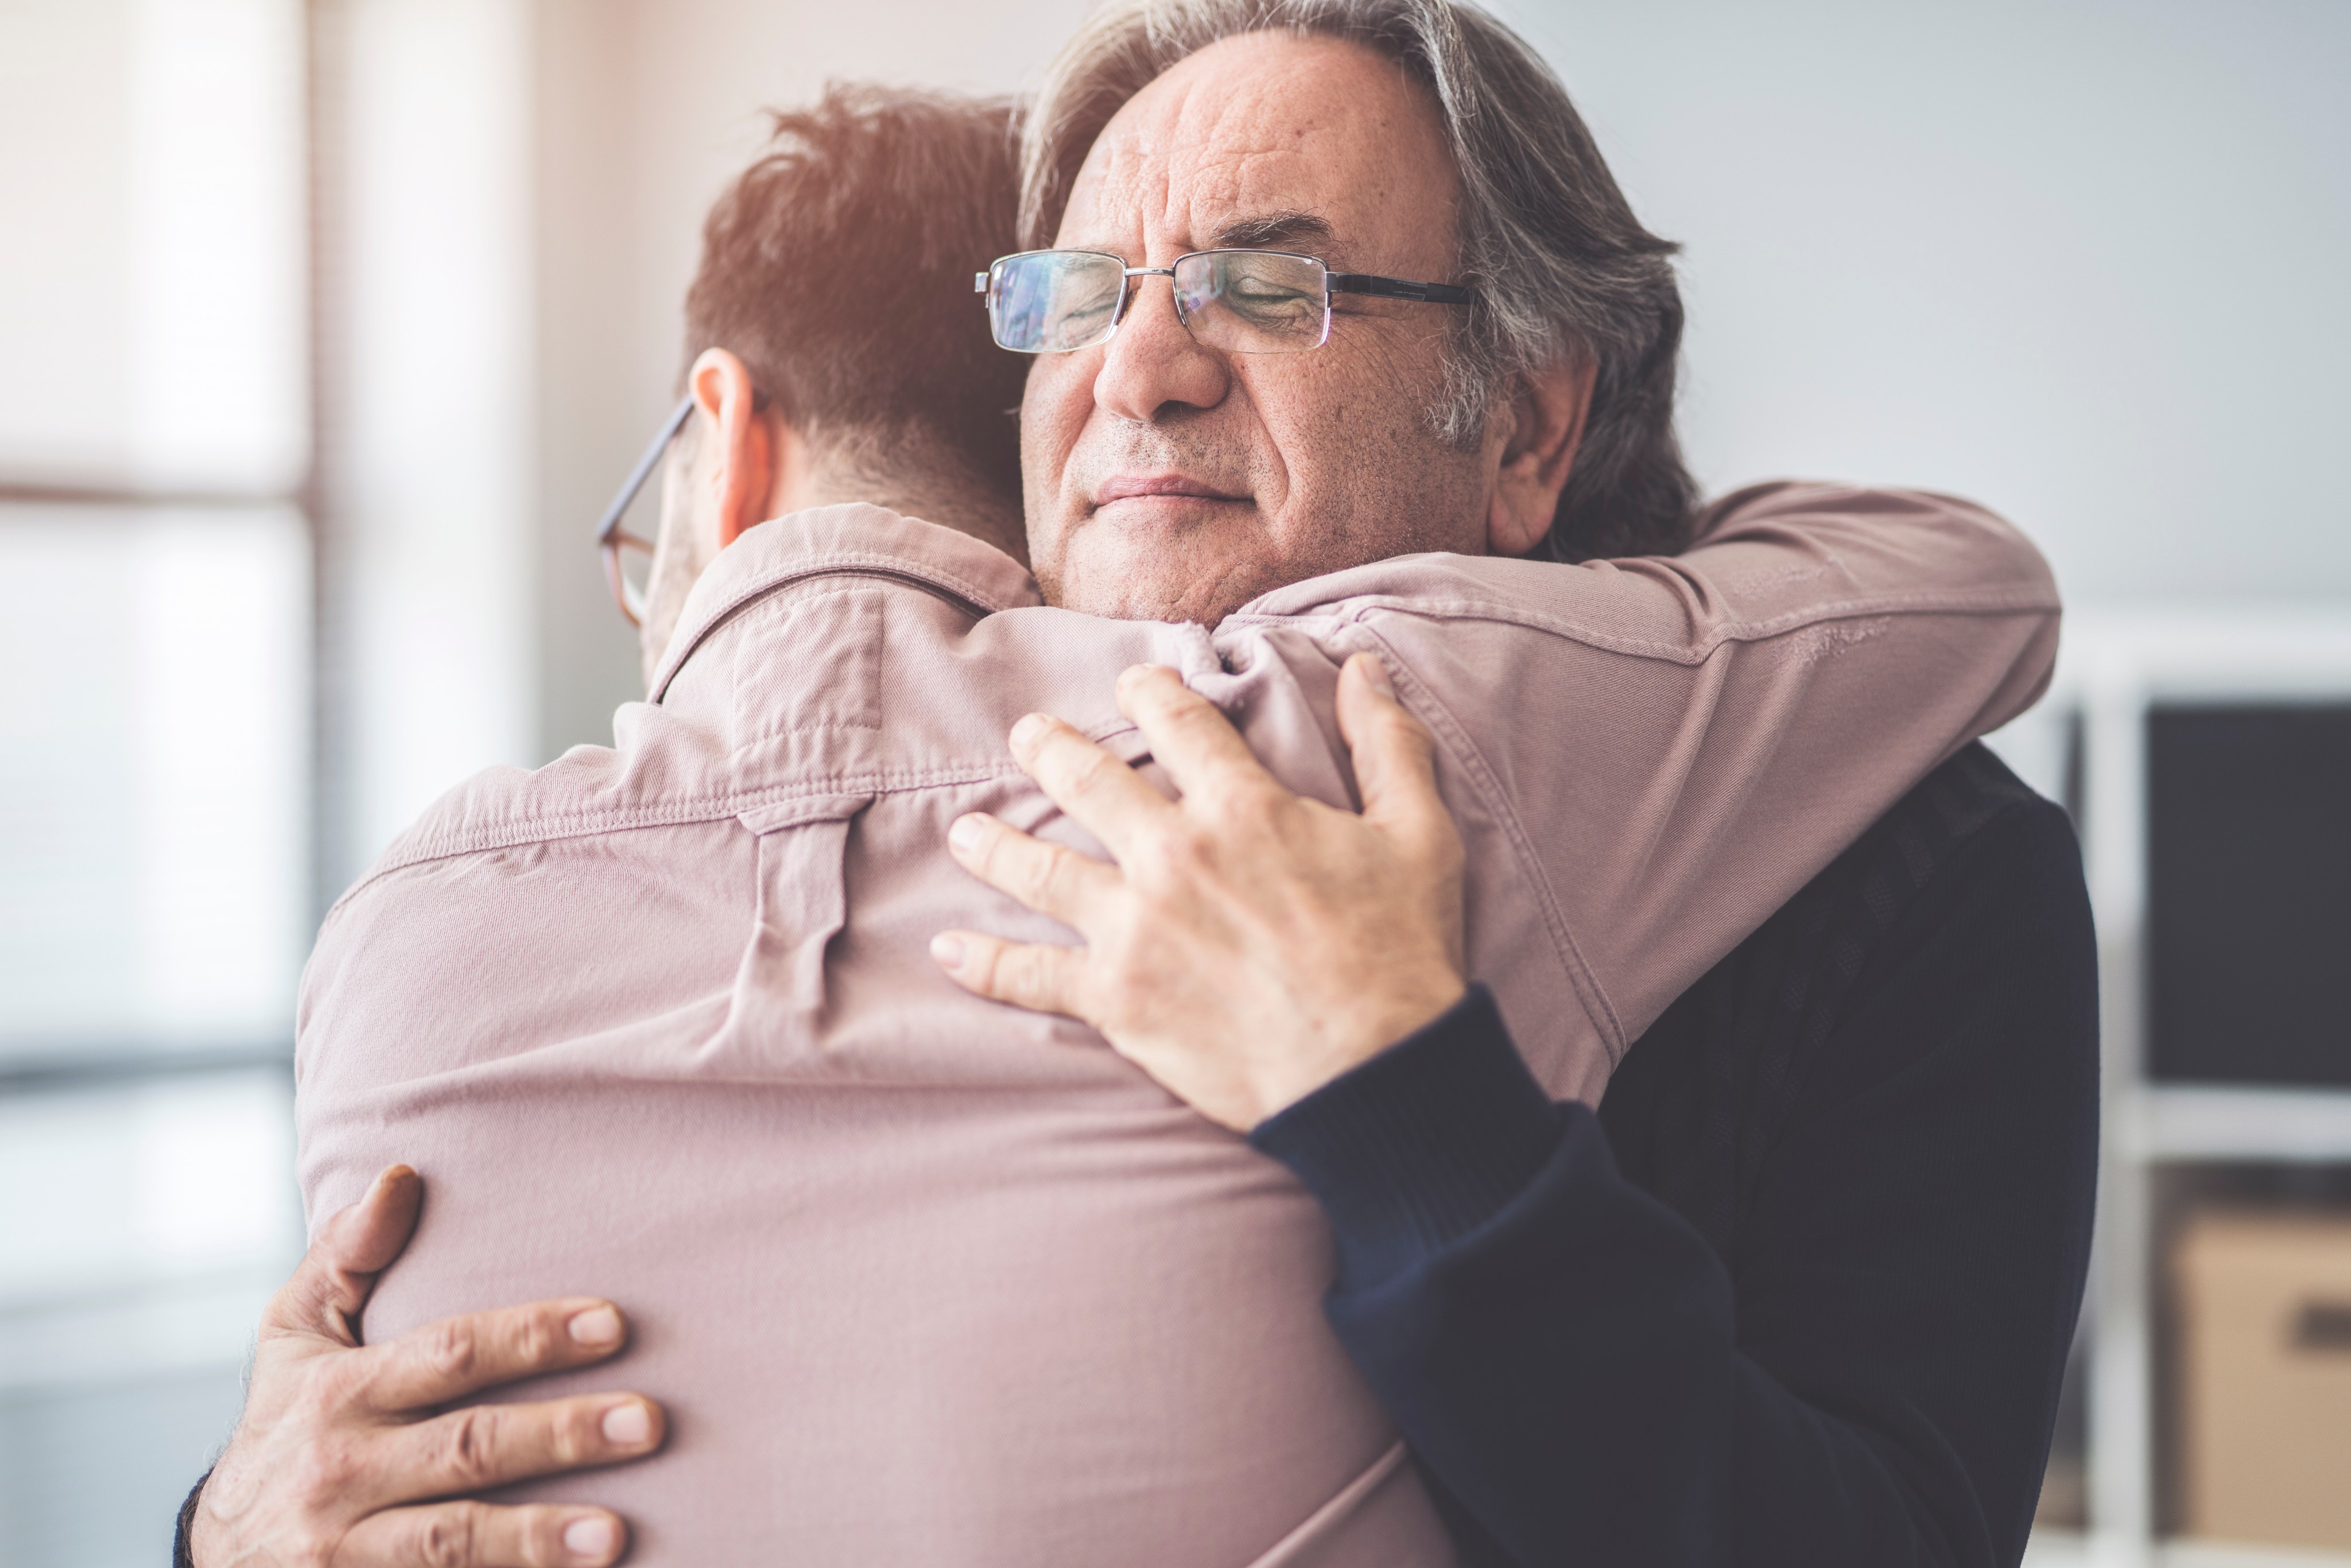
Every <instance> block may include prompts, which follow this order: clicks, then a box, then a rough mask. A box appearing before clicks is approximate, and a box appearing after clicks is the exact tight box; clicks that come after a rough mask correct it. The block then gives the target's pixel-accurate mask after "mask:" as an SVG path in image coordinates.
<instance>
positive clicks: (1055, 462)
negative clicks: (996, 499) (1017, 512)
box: [1020, 352, 1098, 503]
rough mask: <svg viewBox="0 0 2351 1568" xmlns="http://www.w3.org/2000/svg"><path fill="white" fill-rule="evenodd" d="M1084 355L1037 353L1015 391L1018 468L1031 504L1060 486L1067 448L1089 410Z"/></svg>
mask: <svg viewBox="0 0 2351 1568" xmlns="http://www.w3.org/2000/svg"><path fill="white" fill-rule="evenodd" d="M1096 358H1098V356H1097V355H1095V354H1093V353H1092V352H1088V353H1083V354H1040V355H1039V356H1038V357H1037V358H1036V359H1035V360H1034V361H1031V362H1030V363H1029V382H1028V385H1027V387H1026V388H1025V389H1024V390H1023V391H1022V392H1021V394H1020V471H1021V476H1022V478H1023V479H1024V480H1025V481H1026V483H1027V485H1028V486H1029V498H1030V500H1031V502H1032V503H1034V502H1038V501H1041V500H1043V499H1045V496H1044V495H1043V494H1042V493H1041V492H1042V491H1043V490H1044V489H1047V488H1059V486H1060V482H1061V471H1062V469H1063V467H1064V466H1065V465H1067V463H1068V462H1069V456H1070V449H1071V447H1073V446H1075V445H1076V444H1077V441H1078V436H1079V435H1080V434H1081V433H1082V432H1083V431H1084V429H1085V427H1086V419H1087V416H1088V415H1089V414H1091V413H1092V412H1093V403H1094V399H1093V384H1094V383H1093V374H1092V371H1091V370H1090V369H1089V368H1088V364H1087V363H1086V361H1093V360H1095V359H1096Z"/></svg>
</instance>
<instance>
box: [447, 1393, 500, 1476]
mask: <svg viewBox="0 0 2351 1568" xmlns="http://www.w3.org/2000/svg"><path fill="white" fill-rule="evenodd" d="M504 1427H505V1420H504V1413H503V1412H502V1411H500V1410H499V1409H498V1408H497V1406H492V1405H476V1406H472V1407H471V1408H470V1409H465V1410H460V1411H457V1412H455V1414H454V1415H452V1416H449V1417H448V1425H447V1427H445V1428H444V1432H443V1435H442V1438H441V1469H443V1471H444V1472H445V1473H446V1474H447V1476H448V1477H449V1479H451V1480H452V1481H453V1482H455V1484H456V1485H457V1486H458V1487H460V1488H464V1489H471V1488H474V1487H484V1486H488V1485H490V1484H491V1483H492V1482H493V1481H495V1480H496V1479H497V1471H498V1464H497V1459H498V1447H499V1444H498V1439H499V1437H500V1436H501V1435H502V1433H503V1429H504Z"/></svg>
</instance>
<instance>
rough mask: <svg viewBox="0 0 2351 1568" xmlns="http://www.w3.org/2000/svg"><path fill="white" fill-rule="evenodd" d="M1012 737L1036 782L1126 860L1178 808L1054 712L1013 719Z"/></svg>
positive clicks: (1018, 755)
mask: <svg viewBox="0 0 2351 1568" xmlns="http://www.w3.org/2000/svg"><path fill="white" fill-rule="evenodd" d="M1011 743H1012V756H1013V759H1014V760H1015V761H1017V762H1019V764H1020V766H1021V768H1023V769H1024V770H1025V771H1026V772H1027V773H1028V775H1029V778H1031V779H1035V780H1036V781H1037V787H1038V788H1039V789H1042V790H1044V791H1045V793H1046V795H1047V796H1048V797H1049V798H1050V800H1052V802H1053V804H1055V805H1056V806H1059V807H1060V808H1061V810H1064V811H1067V812H1068V813H1069V814H1070V815H1071V817H1074V818H1075V819H1077V821H1079V822H1080V823H1081V824H1083V825H1084V827H1085V828H1086V829H1087V831H1090V832H1092V834H1093V836H1094V837H1096V838H1098V839H1100V840H1101V841H1102V842H1103V844H1105V845H1106V846H1108V848H1109V850H1110V852H1111V853H1112V854H1113V855H1114V856H1117V857H1119V858H1120V859H1122V860H1123V859H1124V858H1125V857H1126V855H1127V852H1128V851H1129V849H1130V847H1131V846H1132V845H1133V844H1134V842H1135V840H1136V839H1137V837H1138V836H1139V835H1141V834H1143V833H1144V832H1146V831H1150V830H1151V829H1152V828H1154V827H1155V826H1156V825H1157V824H1159V823H1161V822H1164V821H1166V820H1167V819H1168V818H1169V817H1170V816H1172V815H1174V814H1175V806H1174V805H1172V804H1171V803H1170V802H1169V801H1168V800H1167V798H1166V797H1165V795H1162V794H1161V793H1160V792H1159V791H1158V790H1156V789H1153V788H1152V787H1151V786H1150V785H1149V784H1147V783H1145V782H1144V779H1142V777H1141V776H1140V775H1138V774H1137V773H1136V772H1135V771H1134V768H1129V767H1128V766H1127V765H1126V764H1125V763H1123V762H1121V761H1120V760H1119V759H1118V758H1115V757H1113V756H1112V755H1111V754H1110V753H1109V752H1107V751H1105V750H1103V749H1102V747H1099V746H1096V745H1095V744H1094V743H1093V742H1092V741H1091V740H1088V739H1087V738H1086V737H1084V736H1082V735H1080V734H1079V733H1078V732H1077V731H1076V730H1074V729H1072V728H1071V727H1069V726H1068V725H1066V724H1063V723H1062V722H1061V720H1060V719H1058V718H1055V717H1053V716H1051V715H1050V714H1041V713H1032V714H1030V715H1029V716H1028V717H1026V718H1024V719H1022V720H1021V721H1020V722H1019V724H1016V725H1014V726H1013V727H1012V736H1011Z"/></svg>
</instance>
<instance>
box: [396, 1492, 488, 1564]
mask: <svg viewBox="0 0 2351 1568" xmlns="http://www.w3.org/2000/svg"><path fill="white" fill-rule="evenodd" d="M486 1513H487V1510H486V1509H485V1508H484V1507H483V1506H482V1505H481V1504H480V1503H474V1502H460V1503H450V1504H446V1505H444V1506H443V1507H440V1508H434V1509H427V1510H426V1511H424V1512H423V1514H421V1515H419V1516H418V1521H417V1530H416V1552H415V1554H414V1555H415V1558H416V1561H417V1562H418V1563H421V1564H423V1568H474V1564H475V1563H479V1562H480V1561H481V1555H480V1552H478V1550H477V1548H478V1547H479V1546H480V1545H481V1541H482V1527H483V1524H484V1523H485V1522H486Z"/></svg>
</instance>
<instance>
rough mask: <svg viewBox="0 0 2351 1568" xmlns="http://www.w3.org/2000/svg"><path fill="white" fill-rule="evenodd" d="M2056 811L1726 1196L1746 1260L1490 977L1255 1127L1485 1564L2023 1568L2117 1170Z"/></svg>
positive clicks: (1341, 1314) (2085, 963)
mask: <svg viewBox="0 0 2351 1568" xmlns="http://www.w3.org/2000/svg"><path fill="white" fill-rule="evenodd" d="M2055 815H2056V814H2055V812H2054V811H2053V810H2047V811H2046V814H2045V816H2043V815H2041V814H2036V813H2033V812H2029V811H2028V812H2017V813H2011V814H2010V815H2009V816H2008V817H2005V818H2002V819H2001V820H2000V821H1999V823H1998V824H1997V825H1996V826H1995V827H1993V828H1987V829H1986V830H1985V831H1983V832H1982V833H1981V834H1980V835H1979V836H1978V838H1977V839H1976V840H1975V841H1971V842H1970V844H1969V845H1968V846H1967V847H1966V848H1965V849H1963V850H1962V851H1961V852H1959V853H1958V854H1957V855H1955V856H1954V858H1953V860H1952V861H1951V862H1949V864H1947V865H1946V866H1945V867H1944V868H1943V870H1942V871H1941V872H1939V873H1938V874H1937V876H1936V878H1935V879H1934V881H1933V882H1932V883H1930V884H1929V886H1928V889H1927V890H1926V891H1925V892H1924V893H1923V894H1921V895H1920V896H1919V897H1918V898H1917V901H1916V904H1914V906H1913V907H1912V908H1911V909H1910V910H1908V911H1907V912H1906V914H1905V915H1904V916H1903V917H1902V918H1901V919H1900V920H1899V921H1898V922H1897V923H1896V925H1895V926H1894V927H1893V928H1892V929H1891V931H1890V932H1889V934H1888V935H1887V936H1886V938H1885V940H1884V941H1883V942H1881V943H1880V944H1879V946H1878V949H1877V951H1876V952H1875V953H1874V954H1873V955H1872V956H1871V957H1870V959H1869V962H1868V966H1867V967H1866V968H1865V971H1864V974H1863V977H1862V979H1861V981H1860V982H1859V984H1858V985H1857V988H1856V990H1855V993H1854V996H1853V998H1852V999H1851V1001H1850V1003H1849V1005H1848V1008H1847V1009H1846V1012H1845V1014H1844V1022H1843V1023H1842V1024H1841V1025H1840V1027H1839V1028H1838V1030H1836V1032H1835V1033H1834V1035H1833V1036H1832V1037H1831V1038H1830V1040H1829V1041H1828V1044H1827V1046H1826V1047H1825V1049H1824V1050H1823V1053H1822V1054H1821V1056H1820V1057H1819V1058H1818V1059H1817V1061H1815V1063H1814V1067H1813V1073H1812V1077H1811V1081H1810V1082H1807V1083H1806V1085H1805V1086H1804V1088H1803V1089H1802V1092H1800V1094H1799V1095H1798V1096H1797V1099H1796V1101H1795V1103H1794V1111H1793V1113H1792V1116H1791V1117H1790V1118H1789V1119H1788V1121H1787V1122H1786V1123H1785V1124H1784V1130H1783V1131H1782V1134H1780V1136H1779V1138H1778V1139H1777V1141H1776V1144H1775V1146H1774V1147H1773V1148H1772V1149H1771V1151H1769V1152H1768V1153H1767V1154H1766V1155H1764V1158H1763V1163H1762V1166H1761V1176H1759V1177H1758V1179H1757V1180H1756V1181H1755V1182H1754V1183H1753V1184H1752V1186H1750V1187H1748V1188H1746V1189H1745V1190H1743V1191H1742V1194H1741V1196H1742V1198H1743V1199H1744V1201H1745V1204H1746V1211H1745V1213H1744V1215H1743V1217H1742V1218H1741V1221H1740V1230H1739V1234H1738V1240H1737V1243H1736V1246H1735V1248H1734V1251H1735V1252H1736V1253H1737V1257H1736V1260H1735V1265H1736V1267H1735V1272H1734V1270H1733V1268H1732V1267H1729V1266H1726V1262H1725V1260H1724V1259H1723V1258H1722V1257H1720V1256H1719V1255H1718V1254H1717V1253H1716V1251H1715V1250H1714V1249H1713V1248H1712V1247H1710V1246H1709V1245H1708V1243H1707V1242H1706V1241H1705V1240H1704V1239H1701V1237H1700V1236H1699V1234H1698V1231H1697V1230H1696V1229H1694V1228H1692V1227H1691V1226H1690V1225H1688V1224H1687V1223H1686V1222H1685V1221H1684V1219H1683V1218H1681V1217H1680V1216H1679V1215H1677V1213H1676V1212H1674V1211H1673V1210H1672V1209H1671V1208H1669V1207H1667V1206H1666V1205H1665V1204H1663V1203H1662V1202H1660V1201H1658V1200H1657V1199H1656V1197H1652V1196H1651V1195H1650V1194H1649V1193H1647V1192H1646V1191H1644V1190H1642V1189H1641V1188H1640V1187H1638V1186H1635V1185H1633V1184H1632V1183H1631V1182H1629V1181H1628V1180H1626V1179H1625V1176H1623V1175H1622V1174H1621V1172H1620V1169H1619V1166H1618V1163H1617V1161H1616V1159H1615V1158H1614V1155H1613V1153H1612V1150H1611V1146H1610V1142H1609V1138H1608V1135H1607V1134H1606V1133H1605V1132H1604V1130H1603V1126H1602V1124H1601V1120H1600V1118H1599V1117H1598V1116H1596V1115H1595V1114H1594V1113H1592V1112H1591V1111H1589V1110H1587V1109H1585V1108H1584V1107H1583V1106H1580V1105H1574V1104H1562V1105H1554V1104H1552V1103H1550V1102H1548V1101H1547V1100H1546V1099H1545V1098H1544V1096H1543V1094H1542V1092H1541V1090H1540V1089H1539V1088H1538V1087H1537V1086H1536V1085H1535V1083H1534V1082H1533V1081H1532V1080H1531V1078H1530V1077H1529V1075H1528V1074H1527V1072H1526V1070H1525V1069H1524V1068H1523V1066H1521V1065H1520V1063H1519V1059H1518V1055H1517V1052H1516V1051H1515V1049H1514V1048H1513V1046H1512V1044H1511V1041H1510V1038H1509V1036H1508V1034H1507V1033H1506V1032H1505V1030H1504V1028H1503V1025H1502V1021H1501V1019H1500V1018H1499V1015H1498V1014H1497V1013H1496V1012H1495V1010H1494V1009H1493V1007H1492V1005H1491V1003H1490V1001H1489V999H1488V998H1486V997H1485V996H1484V995H1483V994H1482V993H1479V992H1474V991H1473V992H1472V993H1471V995H1470V996H1469V997H1468V998H1465V999H1464V1000H1463V1001H1462V1002H1461V1003H1460V1004H1459V1005H1458V1006H1457V1007H1456V1008H1455V1009H1453V1010H1452V1011H1451V1012H1449V1013H1448V1014H1447V1015H1446V1016H1445V1017H1443V1018H1441V1019H1437V1021H1436V1022H1434V1023H1432V1024H1430V1025H1429V1026H1427V1027H1426V1028H1425V1029H1423V1030H1421V1031H1419V1032H1418V1033H1417V1034H1416V1035H1415V1036H1413V1037H1411V1038H1410V1039H1408V1040H1405V1041H1403V1042H1401V1043H1400V1044H1398V1045H1397V1046H1395V1047H1394V1048H1393V1049H1392V1050H1391V1051H1389V1052H1387V1053H1386V1054H1384V1055H1383V1056H1381V1057H1379V1058H1376V1059H1374V1061H1371V1062H1368V1063H1366V1064H1364V1066H1363V1067H1361V1068H1359V1069H1357V1070H1356V1071H1353V1072H1352V1073H1350V1074H1348V1075H1346V1076H1345V1077H1343V1078H1341V1079H1339V1080H1336V1081H1334V1082H1332V1083H1331V1084H1329V1085H1327V1086H1325V1087H1324V1088H1323V1089H1322V1090H1321V1091H1318V1092H1316V1093H1315V1094H1313V1095H1311V1096H1309V1097H1308V1098H1307V1099H1305V1100H1302V1101H1301V1102H1300V1103H1297V1104H1296V1105H1294V1106H1292V1107H1290V1109H1289V1110H1287V1111H1285V1112H1283V1113H1280V1115H1278V1116H1276V1117H1274V1118H1272V1119H1270V1120H1269V1121H1268V1122H1266V1123H1265V1124H1262V1125H1261V1126H1260V1127H1259V1128H1258V1130H1257V1132H1256V1133H1255V1134H1253V1141H1254V1142H1255V1144H1256V1145H1257V1146H1258V1147H1259V1149H1261V1150H1263V1151H1264V1152H1265V1153H1267V1154H1270V1155H1273V1156H1274V1157H1275V1158H1277V1159H1280V1160H1281V1161H1282V1162H1283V1163H1284V1164H1286V1165H1288V1166H1290V1169H1291V1170H1292V1171H1294V1172H1295V1173H1296V1174H1297V1175H1298V1176H1299V1177H1300V1178H1301V1180H1302V1181H1303V1182H1304V1183H1305V1185H1306V1186H1308V1188H1309V1189H1310V1190H1311V1191H1312V1192H1313V1193H1314V1195H1315V1196H1316V1197H1317V1198H1318V1199H1320V1201H1321V1202H1322V1206H1323V1207H1324V1208H1325V1210H1326V1211H1327V1212H1328V1214H1329V1216H1330V1218H1331V1222H1332V1228H1333V1231H1334V1233H1335V1235H1336V1237H1337V1240H1338V1275H1337V1279H1336V1281H1335V1282H1334V1284H1333V1286H1332V1291H1331V1293H1330V1297H1329V1300H1328V1302H1327V1310H1328V1312H1329V1315H1330V1319H1331V1322H1332V1325H1333V1327H1334V1328H1335V1329H1336V1331H1337V1333H1338V1334H1339V1336H1340V1338H1341V1339H1342V1341H1343V1343H1345V1344H1346V1346H1347V1348H1348V1351H1349V1353H1350V1354H1352V1355H1353V1358H1354V1359H1355V1362H1356V1364H1358V1366H1359V1367H1360V1368H1361V1369H1362V1371H1363V1372H1364V1375H1365V1377H1366V1379H1367V1380H1368V1381H1369V1382H1370V1384H1371V1385H1372V1386H1373V1388H1374V1390H1375V1392H1376V1393H1377V1394H1378V1396H1380V1398H1381V1400H1382V1402H1383V1403H1384V1406H1386V1407H1387V1409H1388V1411H1389V1413H1390V1415H1391V1416H1393V1418H1394V1419H1395V1422H1396V1424H1397V1426H1398V1427H1399V1429H1400V1430H1401V1431H1402V1432H1403V1433H1404V1435H1405V1438H1406V1440H1407V1441H1408V1442H1409V1443H1410V1444H1411V1446H1412V1448H1413V1451H1414V1453H1415V1454H1416V1457H1417V1458H1418V1459H1419V1461H1420V1463H1421V1465H1422V1467H1423V1469H1424V1471H1425V1472H1426V1475H1427V1476H1428V1478H1429V1479H1430V1481H1431V1483H1432V1490H1433V1491H1434V1492H1435V1493H1436V1494H1437V1497H1438V1499H1439V1505H1440V1507H1441V1508H1443V1509H1444V1510H1445V1511H1446V1513H1447V1519H1448V1522H1450V1523H1451V1524H1452V1525H1453V1526H1454V1528H1455V1532H1456V1534H1457V1537H1458V1539H1459V1541H1460V1542H1461V1545H1462V1547H1463V1550H1464V1555H1465V1558H1467V1559H1468V1560H1469V1561H1473V1562H1495V1563H1518V1564H1521V1565H1523V1568H1536V1565H1539V1564H1540V1565H1550V1564H1557V1563H1594V1564H1610V1565H1612V1568H1613V1565H1618V1564H1647V1563H1657V1564H1666V1563H1673V1564H1692V1565H1696V1564H1708V1565H1716V1564H1729V1563H1741V1564H1749V1563H1789V1564H1798V1563H1801V1564H1805V1565H1807V1568H1845V1565H1850V1568H1894V1565H1898V1564H1907V1563H1922V1564H1923V1563H1938V1564H1948V1565H1962V1564H1965V1565H1974V1564H1992V1563H2015V1562H2016V1561H2017V1559H2018V1557H2019V1556H2020V1555H2021V1553H2022V1550H2023V1544H2024V1538H2025V1534H2026V1532H2027V1531H2028V1530H2029V1527H2030V1521H2031V1517H2032V1507H2033V1502H2034V1500H2035V1498H2036V1496H2037V1494H2038V1490H2039V1486H2040V1477H2041V1470H2042V1467H2043V1464H2044V1462H2045V1459H2046V1454H2047V1446H2048V1440H2049V1433H2050V1429H2051V1426H2052V1423H2053V1419H2054V1411H2055V1398H2056V1389H2057V1385H2058V1381H2059V1378H2060V1376H2061V1375H2062V1372H2063V1367H2064V1353H2065V1347H2066V1345H2067V1343H2068V1341H2069V1339H2070V1336H2071V1333H2072V1329H2073V1323H2074V1315H2075V1313H2076V1312H2077V1310H2078V1308H2079V1303H2080V1297H2081V1289H2082V1282H2083V1278H2084V1272H2085V1268H2086V1263H2087V1258H2088V1247H2089V1220H2090V1207H2091V1199H2092V1193H2093V1190H2094V1186H2095V1136H2096V1132H2095V1129H2096V1065H2095V1064H2096V1045H2095V1037H2096V1029H2095V961H2094V955H2093V953H2092V952H2091V950H2090V936H2089V924H2088V914H2087V909H2086V904H2085V900H2084V898H2083V895H2082V892H2081V885H2080V875H2079V872H2078V867H2077V862H2075V861H2074V857H2073V852H2072V846H2071V842H2070V839H2069V838H2064V837H2061V836H2060V835H2063V834H2064V833H2065V830H2064V826H2063V823H2062V819H2060V820H2059V821H2057V823H2056V824H2055V826H2054V827H2052V825H2051V823H2050V822H2049V821H2048V820H2047V819H2048V818H2053V817H2055ZM1740 1131H1741V1133H1742V1134H1745V1133H1746V1132H1747V1131H1748V1129H1747V1128H1745V1127H1743V1126H1742V1128H1741V1129H1740Z"/></svg>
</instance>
